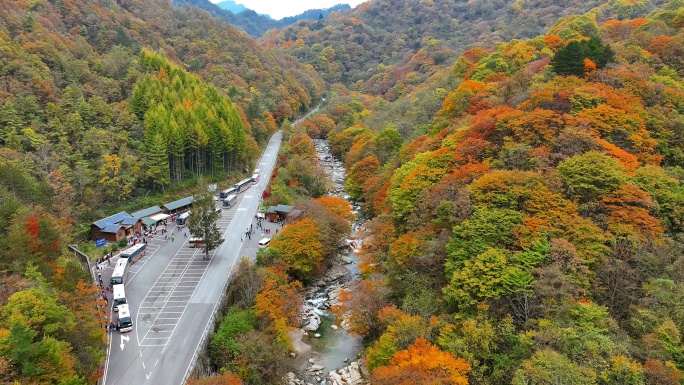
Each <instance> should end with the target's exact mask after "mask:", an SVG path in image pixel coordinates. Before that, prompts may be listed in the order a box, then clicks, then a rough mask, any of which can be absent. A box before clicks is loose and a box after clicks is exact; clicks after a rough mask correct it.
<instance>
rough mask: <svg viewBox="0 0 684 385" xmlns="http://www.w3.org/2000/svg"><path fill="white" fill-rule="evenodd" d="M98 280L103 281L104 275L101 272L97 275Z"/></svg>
mask: <svg viewBox="0 0 684 385" xmlns="http://www.w3.org/2000/svg"><path fill="white" fill-rule="evenodd" d="M97 279H99V280H100V281H102V273H100V272H98V273H97Z"/></svg>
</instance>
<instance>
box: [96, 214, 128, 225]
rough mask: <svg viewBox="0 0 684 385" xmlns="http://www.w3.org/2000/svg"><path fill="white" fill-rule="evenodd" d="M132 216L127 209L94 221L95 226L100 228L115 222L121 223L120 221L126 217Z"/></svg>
mask: <svg viewBox="0 0 684 385" xmlns="http://www.w3.org/2000/svg"><path fill="white" fill-rule="evenodd" d="M130 217H131V214H129V213H127V212H125V211H122V212H120V213H117V214H114V215H110V216H108V217H107V218H103V219H100V220H99V221H96V222H93V224H94V225H95V226H97V227H99V228H100V229H104V228H105V227H107V225H110V224H113V223H119V222H121V221H123V220H124V219H126V218H130Z"/></svg>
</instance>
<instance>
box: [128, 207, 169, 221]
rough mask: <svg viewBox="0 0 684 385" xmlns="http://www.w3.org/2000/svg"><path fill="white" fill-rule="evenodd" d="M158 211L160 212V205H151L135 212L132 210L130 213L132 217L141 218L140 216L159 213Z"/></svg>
mask: <svg viewBox="0 0 684 385" xmlns="http://www.w3.org/2000/svg"><path fill="white" fill-rule="evenodd" d="M160 212H162V209H161V207H159V206H152V207H148V208H146V209H142V210H139V211H136V212H134V213H133V214H131V215H132V216H134V217H136V218H141V219H142V218H145V217H149V216H150V215H153V214H157V213H160Z"/></svg>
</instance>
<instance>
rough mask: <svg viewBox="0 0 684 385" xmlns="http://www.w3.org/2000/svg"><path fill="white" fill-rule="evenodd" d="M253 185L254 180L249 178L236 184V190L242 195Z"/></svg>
mask: <svg viewBox="0 0 684 385" xmlns="http://www.w3.org/2000/svg"><path fill="white" fill-rule="evenodd" d="M251 185H252V178H247V179H245V180H241V181H239V182H238V183H235V189H236V190H237V192H238V193H241V192H243V191H245V190H247V189H248V188H249V186H251Z"/></svg>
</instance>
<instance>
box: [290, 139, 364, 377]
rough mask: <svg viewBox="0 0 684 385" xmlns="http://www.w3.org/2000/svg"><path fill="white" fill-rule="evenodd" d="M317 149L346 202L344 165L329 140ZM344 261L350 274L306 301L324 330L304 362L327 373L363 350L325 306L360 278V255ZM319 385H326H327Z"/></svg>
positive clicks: (333, 190)
mask: <svg viewBox="0 0 684 385" xmlns="http://www.w3.org/2000/svg"><path fill="white" fill-rule="evenodd" d="M314 146H315V148H316V152H317V153H318V159H319V164H320V165H321V168H322V169H323V170H324V171H325V173H326V175H327V177H328V178H329V180H331V181H332V188H331V190H330V192H329V195H330V196H339V197H342V198H347V195H346V194H345V192H344V178H345V169H344V166H343V164H342V162H341V161H340V160H338V159H336V158H334V157H333V156H332V154H331V152H330V146H329V145H328V142H327V141H326V140H322V139H315V140H314ZM354 210H355V211H357V210H358V207H357V206H354ZM345 257H346V258H347V260H348V261H349V260H351V263H348V264H343V265H342V266H344V268H346V269H347V271H348V273H347V274H346V277H345V278H343V279H341V280H337V281H334V282H331V283H330V284H328V285H325V286H322V287H321V288H320V289H318V290H317V291H316V292H315V293H314V295H313V296H312V297H311V298H310V299H308V300H307V302H308V303H309V304H311V305H312V306H313V307H314V311H315V312H316V313H317V314H318V315H320V316H321V326H320V327H319V328H318V330H317V331H316V332H310V335H312V336H313V334H314V333H318V334H320V338H312V337H309V338H305V342H306V343H307V344H309V345H310V346H311V347H312V351H311V352H310V353H308V354H307V355H306V357H303V358H307V359H308V358H309V357H312V358H314V362H315V364H316V365H321V366H323V367H324V368H325V369H324V373H328V372H330V371H332V370H337V369H340V368H343V367H345V366H347V365H349V363H350V362H351V361H354V360H356V358H357V356H358V355H359V353H360V352H361V350H362V349H363V344H362V342H363V338H362V337H361V336H358V335H353V334H349V333H348V332H347V331H346V330H344V328H342V327H337V328H333V325H334V324H335V315H334V314H332V313H331V312H330V310H329V309H328V308H327V306H326V305H325V302H326V301H327V300H328V293H329V292H330V291H331V290H333V289H335V288H338V287H339V286H340V285H341V282H340V281H349V280H352V279H355V278H358V277H359V276H360V274H361V273H360V271H359V268H358V257H357V255H356V254H355V253H354V252H352V251H350V252H349V253H348V254H347V255H346V256H345ZM338 269H339V267H338ZM308 365H310V364H309V363H308V361H304V362H302V365H301V369H302V372H303V371H304V370H306V367H307V366H308ZM320 383H321V384H325V381H322V382H320Z"/></svg>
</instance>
